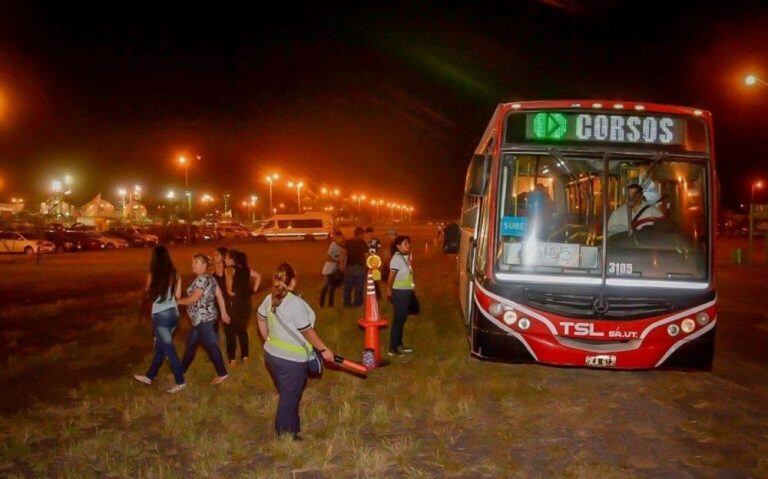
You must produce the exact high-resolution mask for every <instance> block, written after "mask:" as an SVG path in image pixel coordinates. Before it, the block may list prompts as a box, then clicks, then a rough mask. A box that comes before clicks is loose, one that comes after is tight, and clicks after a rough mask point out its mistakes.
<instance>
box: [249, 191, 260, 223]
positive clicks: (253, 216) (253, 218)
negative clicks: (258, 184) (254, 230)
mask: <svg viewBox="0 0 768 479" xmlns="http://www.w3.org/2000/svg"><path fill="white" fill-rule="evenodd" d="M258 199H259V197H258V196H256V195H251V203H250V211H251V224H254V223H256V200H258Z"/></svg>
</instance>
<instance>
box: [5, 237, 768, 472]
mask: <svg viewBox="0 0 768 479" xmlns="http://www.w3.org/2000/svg"><path fill="white" fill-rule="evenodd" d="M382 236H383V235H382ZM417 238H418V239H417V241H416V260H415V268H416V280H417V284H418V292H419V297H420V300H421V304H422V314H421V315H420V316H418V317H416V318H411V319H409V322H408V324H407V326H406V333H405V334H406V343H408V344H411V345H413V346H414V348H415V349H416V352H415V353H414V354H413V355H412V356H409V357H406V358H398V359H396V360H394V361H393V362H392V364H390V365H389V366H387V367H385V368H381V369H377V370H375V371H374V372H373V373H372V374H371V375H370V377H369V378H368V379H367V380H362V379H359V378H356V377H353V376H351V375H348V374H344V373H341V372H337V371H327V372H326V374H325V376H324V377H323V379H322V380H312V381H310V383H309V385H308V387H307V390H306V392H305V396H304V400H303V402H302V409H301V413H302V425H303V433H302V434H303V435H304V436H305V438H306V439H307V440H306V441H304V442H302V443H294V442H290V441H281V440H276V439H275V437H274V434H273V423H272V421H273V417H274V409H275V405H276V400H277V395H276V393H275V390H274V387H273V385H272V383H271V380H270V378H269V376H268V374H267V372H266V370H265V368H264V364H263V361H262V355H261V350H260V347H259V343H258V341H257V340H256V338H258V334H257V333H256V330H255V322H254V321H252V324H251V336H252V338H253V339H254V341H253V342H254V349H255V351H254V354H252V359H253V361H252V362H251V363H250V364H247V365H238V366H237V367H235V368H234V369H232V370H231V371H230V372H231V376H232V377H231V379H230V380H229V381H227V382H225V383H224V384H222V385H221V386H219V387H213V386H210V385H209V381H210V379H211V378H212V377H213V375H214V373H213V368H212V366H211V365H210V363H209V362H208V360H207V358H206V357H205V354H200V353H199V354H198V359H197V360H196V362H195V364H193V366H192V368H191V370H190V372H189V374H188V376H187V382H188V389H187V390H186V391H184V392H182V393H181V394H178V395H175V396H170V395H168V394H166V393H164V392H163V389H164V387H165V386H168V385H170V384H171V383H172V379H171V378H170V377H169V375H168V373H169V370H168V369H167V366H164V367H163V369H162V370H161V374H160V376H158V379H159V381H156V382H157V383H159V384H156V385H154V386H152V387H146V386H143V385H141V384H139V383H137V382H135V381H134V380H133V379H132V377H131V376H132V374H134V373H143V372H144V371H145V369H146V367H147V366H148V362H149V359H150V356H151V347H152V336H151V328H150V323H149V320H148V318H141V317H140V316H139V309H138V302H139V296H140V295H139V290H140V288H141V283H142V278H143V274H144V273H145V270H146V265H147V262H148V259H149V252H148V251H147V250H126V251H118V252H104V253H83V254H77V255H56V256H49V257H45V258H43V262H42V263H41V264H40V265H35V264H34V263H33V262H30V261H29V260H28V259H26V258H13V259H7V258H4V259H3V262H0V270H1V271H2V272H3V274H2V275H0V294H2V299H3V307H2V308H0V309H1V310H2V311H0V321H1V323H0V324H2V344H3V346H4V347H3V351H2V359H3V361H4V362H5V367H4V368H3V370H2V371H0V384H2V386H3V387H2V391H3V392H2V399H0V407H2V410H3V412H4V414H3V417H2V419H0V476H6V477H72V478H82V477H216V478H219V477H270V478H271V477H328V478H330V477H404V478H419V477H466V478H474V477H554V476H558V477H560V476H562V477H744V476H753V477H766V476H768V459H766V457H768V406H766V404H768V387H766V385H765V379H766V367H765V359H766V351H765V350H766V348H765V344H766V334H768V330H766V331H764V332H763V331H762V328H763V327H764V325H766V324H768V322H766V318H765V316H764V315H763V313H762V307H760V305H765V303H767V302H768V299H766V298H763V296H765V294H764V291H765V286H766V282H768V281H766V280H765V279H762V278H761V275H763V276H764V273H765V268H764V267H762V266H759V265H756V266H750V267H742V268H736V267H732V266H726V265H723V266H722V267H721V273H720V274H721V276H720V278H721V292H720V302H721V308H722V309H721V313H720V321H721V326H720V330H719V336H718V355H717V359H716V363H715V369H714V371H713V372H712V373H697V374H691V373H683V372H669V371H650V372H641V373H632V372H616V371H613V372H611V371H597V370H582V369H564V368H551V367H542V366H536V365H509V364H497V363H488V362H481V361H477V360H474V359H470V358H469V357H468V354H467V347H466V339H465V335H464V330H463V325H462V320H461V319H460V316H461V315H460V312H459V310H458V306H457V294H456V289H457V286H456V278H455V273H454V272H455V266H456V264H455V261H456V260H455V257H451V256H443V255H442V254H437V253H436V252H434V251H430V252H429V253H426V254H425V252H424V242H425V236H419V237H417ZM242 247H243V249H244V250H246V251H247V252H248V253H249V257H250V259H251V262H252V264H253V266H255V267H256V268H257V269H259V270H260V271H262V272H263V273H267V276H269V273H270V272H271V271H272V270H273V268H274V267H275V266H276V265H277V264H279V263H280V262H282V261H289V262H291V263H293V264H294V265H295V266H296V267H297V268H298V271H299V275H300V277H299V288H298V289H299V291H300V292H301V293H303V295H304V296H305V298H307V299H308V301H309V302H310V304H312V305H315V306H316V305H317V298H318V296H319V291H320V287H321V280H322V278H321V277H320V276H319V270H320V266H321V262H322V258H323V255H324V249H325V247H326V245H325V244H324V243H316V244H309V243H301V244H289V243H283V244H264V245H261V244H259V245H256V244H246V245H242ZM204 248H207V249H211V248H212V246H210V245H209V246H205V247H204ZM198 249H199V248H195V247H187V246H181V247H175V248H173V249H172V255H173V257H174V259H175V261H176V263H177V266H178V267H179V268H180V269H181V270H182V271H184V272H185V282H186V281H187V280H188V279H189V278H190V277H191V275H190V274H189V273H188V271H189V265H188V263H189V258H190V256H191V254H192V253H193V252H194V251H197V250H198ZM748 278H750V279H751V281H747V279H748ZM264 294H266V293H265V292H262V293H260V294H259V295H258V297H257V298H255V300H254V302H256V301H257V300H260V299H261V297H263V295H264ZM744 294H748V295H749V296H750V297H751V298H753V300H754V301H753V304H751V305H750V304H744V302H743V301H741V300H740V297H742V295H744ZM337 299H338V298H337ZM339 303H340V301H339ZM381 307H382V311H383V315H384V316H386V317H388V318H391V308H390V306H389V305H388V304H385V303H382V304H381ZM316 311H317V314H318V321H317V329H318V331H319V333H320V334H321V336H322V337H323V338H324V340H325V341H326V342H327V343H328V344H329V345H330V346H331V347H332V348H333V349H334V350H335V351H337V352H338V353H340V354H343V355H347V356H350V357H358V358H359V355H360V350H361V346H362V332H361V331H360V330H359V329H358V327H357V325H356V320H357V318H358V317H359V315H360V312H359V311H355V310H345V309H342V308H335V309H316ZM182 322H183V323H184V327H183V328H182V329H181V331H179V332H177V335H176V340H177V349H178V350H179V351H180V352H181V350H182V344H183V338H184V336H185V335H186V332H187V330H188V325H187V323H186V320H183V321H182ZM744 325H747V326H748V329H744V328H745V327H746V326H744ZM745 332H747V333H749V335H748V336H749V337H748V339H747V342H746V343H745V342H743V341H739V340H738V339H739V338H740V337H741V336H744V333H745ZM383 336H384V337H383V340H386V339H387V338H388V332H387V331H386V330H385V332H384V335H383ZM745 348H746V349H745Z"/></svg>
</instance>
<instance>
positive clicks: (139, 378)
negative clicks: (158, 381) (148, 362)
mask: <svg viewBox="0 0 768 479" xmlns="http://www.w3.org/2000/svg"><path fill="white" fill-rule="evenodd" d="M133 379H135V380H137V381H138V382H140V383H144V384H146V385H147V386H150V385H152V380H151V379H149V378H148V377H146V376H144V375H142V374H134V375H133Z"/></svg>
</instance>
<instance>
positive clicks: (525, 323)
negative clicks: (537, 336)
mask: <svg viewBox="0 0 768 479" xmlns="http://www.w3.org/2000/svg"><path fill="white" fill-rule="evenodd" d="M517 327H519V328H520V329H522V330H523V331H525V330H526V329H528V328H530V327H531V320H530V319H528V318H520V320H519V321H518V322H517Z"/></svg>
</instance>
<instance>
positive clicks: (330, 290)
mask: <svg viewBox="0 0 768 479" xmlns="http://www.w3.org/2000/svg"><path fill="white" fill-rule="evenodd" d="M332 278H333V275H332V274H326V275H325V284H324V285H323V289H322V291H320V307H321V308H322V307H323V306H325V295H326V294H327V295H328V306H330V307H331V308H332V307H333V302H334V296H335V294H336V288H338V287H339V284H338V283H337V282H336V281H335V280H333V279H332Z"/></svg>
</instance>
